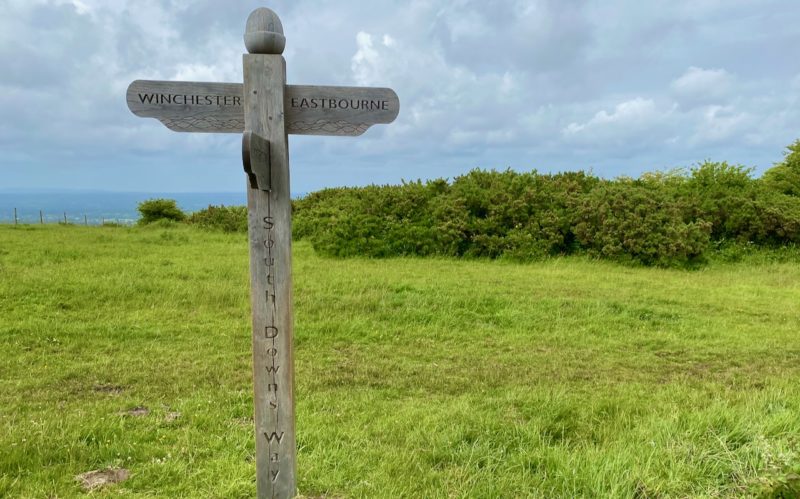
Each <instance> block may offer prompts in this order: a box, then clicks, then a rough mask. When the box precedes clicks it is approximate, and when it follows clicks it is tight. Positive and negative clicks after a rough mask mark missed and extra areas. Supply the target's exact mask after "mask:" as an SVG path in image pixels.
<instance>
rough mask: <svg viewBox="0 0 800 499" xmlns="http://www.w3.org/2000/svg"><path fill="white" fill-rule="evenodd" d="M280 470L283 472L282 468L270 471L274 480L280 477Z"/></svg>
mask: <svg viewBox="0 0 800 499" xmlns="http://www.w3.org/2000/svg"><path fill="white" fill-rule="evenodd" d="M280 472H281V471H280V470H272V471H270V473H272V481H273V482H274V481H276V480H277V479H278V473H280Z"/></svg>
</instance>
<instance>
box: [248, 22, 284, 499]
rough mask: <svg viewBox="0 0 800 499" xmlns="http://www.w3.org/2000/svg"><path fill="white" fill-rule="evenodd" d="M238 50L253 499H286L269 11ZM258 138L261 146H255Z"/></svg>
mask: <svg viewBox="0 0 800 499" xmlns="http://www.w3.org/2000/svg"><path fill="white" fill-rule="evenodd" d="M245 45H246V46H247V49H248V51H249V52H250V53H249V54H245V55H244V91H243V93H244V120H245V143H246V144H245V147H246V148H247V150H246V153H249V154H246V156H248V157H249V163H250V164H249V170H250V172H252V173H253V175H249V179H250V180H249V181H248V186H247V213H248V233H249V240H250V288H251V290H250V293H251V295H250V296H251V304H252V311H253V384H254V391H255V433H256V435H255V436H256V487H257V493H258V497H259V498H270V499H277V498H290V497H294V495H295V491H296V473H295V469H296V468H295V460H296V457H295V454H296V444H295V431H294V397H293V391H294V358H293V354H292V341H293V340H292V336H293V334H292V276H291V269H292V253H291V252H292V226H291V198H290V194H289V154H288V142H287V136H286V124H285V119H284V118H285V116H284V107H283V106H284V91H285V87H286V61H285V60H284V58H283V56H282V55H280V54H281V53H282V52H283V48H284V45H285V38H284V37H283V29H282V27H281V23H280V20H279V19H278V17H277V16H276V15H275V13H274V12H272V11H271V10H269V9H264V8H262V9H257V10H255V11H254V12H253V13H252V14H250V17H249V18H248V19H247V29H246V32H245ZM264 139H266V142H267V143H268V147H262V148H260V149H259V148H257V147H256V144H257V143H259V142H260V143H264V142H265V141H264ZM265 163H266V164H265ZM246 166H248V165H246ZM250 172H248V173H250ZM259 172H260V174H261V175H260V176H259V175H258V174H259ZM265 176H268V177H269V179H268V181H266V182H265V181H264V180H265V179H264V178H263V177H265ZM253 177H256V182H255V183H256V185H253V184H254V182H253V181H252V180H253Z"/></svg>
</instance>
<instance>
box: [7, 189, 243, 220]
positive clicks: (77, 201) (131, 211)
mask: <svg viewBox="0 0 800 499" xmlns="http://www.w3.org/2000/svg"><path fill="white" fill-rule="evenodd" d="M153 198H167V199H174V200H175V201H177V202H178V206H179V207H180V208H181V209H182V210H183V211H185V212H193V211H197V210H201V209H203V208H207V207H208V205H225V206H242V205H245V204H247V195H246V194H245V193H244V191H242V192H99V191H95V192H77V191H76V192H71V191H70V192H66V191H64V192H58V191H54V192H33V191H0V223H14V208H16V209H17V219H18V220H19V221H20V223H39V210H41V211H42V215H43V218H44V221H45V223H56V222H63V221H64V214H65V213H66V216H67V221H68V222H70V223H80V224H82V223H84V216H85V217H86V218H85V220H86V221H87V222H88V223H89V224H93V225H99V224H101V223H102V222H103V221H106V222H118V223H122V224H132V223H134V222H136V220H137V219H138V218H139V212H138V211H137V210H136V207H137V205H138V204H139V203H140V202H142V201H144V200H147V199H153Z"/></svg>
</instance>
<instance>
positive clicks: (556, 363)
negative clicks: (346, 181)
mask: <svg viewBox="0 0 800 499" xmlns="http://www.w3.org/2000/svg"><path fill="white" fill-rule="evenodd" d="M294 252H295V253H294V262H295V268H294V282H295V293H294V294H295V344H296V350H295V358H296V368H295V369H296V372H295V377H296V383H297V385H296V396H297V401H296V402H297V428H298V434H297V439H298V446H299V453H298V474H299V489H300V493H301V494H302V495H304V496H306V497H329V498H330V497H432V498H437V497H441V498H450V497H464V498H496V497H542V498H545V497H547V498H550V497H565V498H566V497H629V498H645V497H648V498H655V497H754V496H758V495H759V494H760V495H762V496H764V497H780V496H779V495H778V494H780V493H784V494H785V495H784V496H783V497H796V496H797V495H796V494H797V491H798V490H800V488H798V487H800V477H798V478H797V481H795V478H794V477H796V476H797V475H796V474H797V473H798V472H800V262H797V261H794V262H792V261H783V262H773V263H771V262H769V261H764V259H758V258H753V259H752V260H745V261H743V262H740V263H736V264H723V263H715V264H712V265H710V266H708V267H706V268H705V269H703V270H699V271H693V272H687V271H676V270H664V269H648V268H632V267H624V266H620V265H616V264H612V263H606V262H597V261H592V260H588V259H582V258H567V259H552V260H548V261H544V262H540V263H534V264H527V265H521V264H514V263H507V262H502V261H494V262H490V261H480V260H477V261H475V260H473V261H469V260H449V259H414V258H398V259H389V260H369V259H347V260H335V259H327V258H321V257H319V256H317V255H315V253H314V252H313V251H312V250H311V248H310V246H308V245H307V244H305V243H303V242H299V243H296V244H295V249H294ZM247 258H248V253H247V246H246V238H245V236H243V235H235V234H234V235H228V234H218V233H209V232H203V231H200V230H196V229H192V228H186V227H172V228H170V227H150V228H147V227H145V228H124V227H89V228H84V227H75V226H45V227H38V226H21V227H17V228H14V227H11V226H0V497H26V498H27V497H31V498H33V497H59V498H68V497H82V496H83V495H85V493H84V492H83V491H82V489H81V488H80V486H79V484H78V483H77V482H76V480H75V478H74V477H75V476H76V475H78V474H80V473H83V472H86V471H90V470H95V469H104V468H107V467H122V468H126V469H129V470H130V472H131V477H130V479H128V480H127V481H124V482H122V483H120V484H117V485H114V486H110V487H107V488H105V489H102V490H100V491H96V492H94V493H92V495H93V496H97V497H204V498H208V497H218V498H236V497H253V496H254V495H255V482H254V473H255V468H254V463H253V455H254V443H253V441H252V421H251V414H252V400H251V399H252V395H251V389H252V388H251V373H250V369H251V364H250V331H249V298H248V297H249V294H248V293H249V292H248V285H249V284H248V270H247ZM141 407H146V408H147V409H148V410H149V413H147V414H146V415H143V416H134V415H131V414H129V413H128V411H130V410H131V409H134V408H141ZM793 490H794V492H793ZM792 494H795V495H792Z"/></svg>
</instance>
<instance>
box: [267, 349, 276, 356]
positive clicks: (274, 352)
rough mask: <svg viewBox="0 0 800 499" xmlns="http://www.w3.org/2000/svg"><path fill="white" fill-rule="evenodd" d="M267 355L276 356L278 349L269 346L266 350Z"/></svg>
mask: <svg viewBox="0 0 800 499" xmlns="http://www.w3.org/2000/svg"><path fill="white" fill-rule="evenodd" d="M267 355H269V356H270V357H276V356H277V355H278V349H277V348H270V349H269V350H267Z"/></svg>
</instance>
